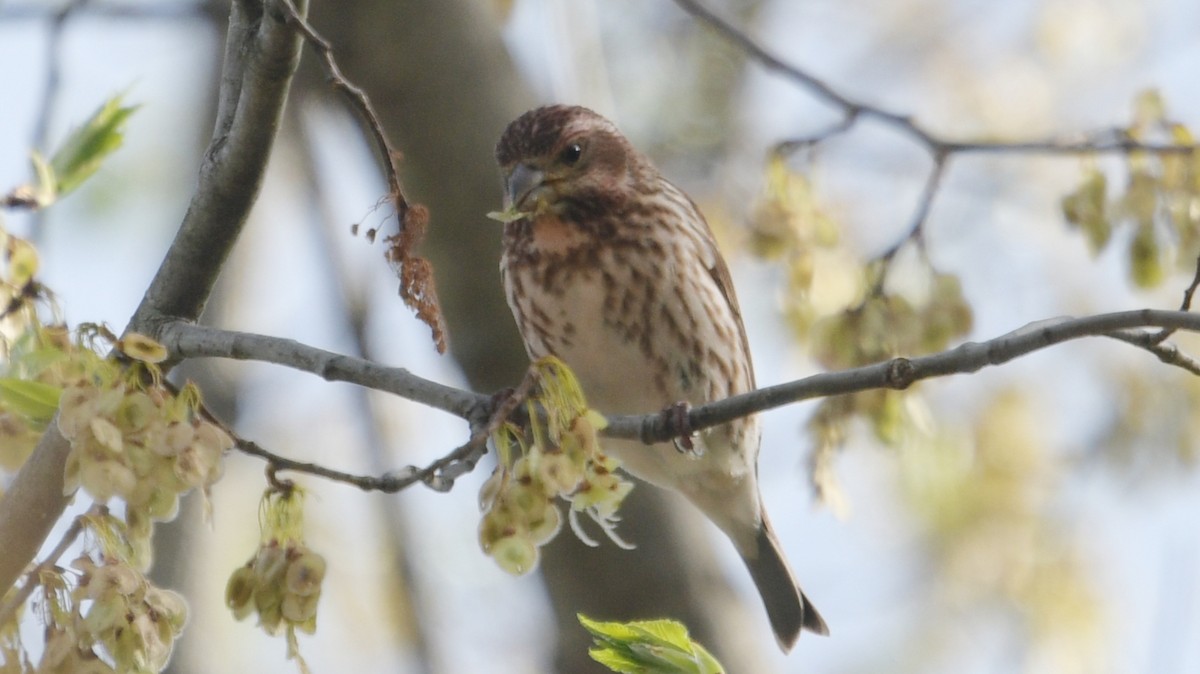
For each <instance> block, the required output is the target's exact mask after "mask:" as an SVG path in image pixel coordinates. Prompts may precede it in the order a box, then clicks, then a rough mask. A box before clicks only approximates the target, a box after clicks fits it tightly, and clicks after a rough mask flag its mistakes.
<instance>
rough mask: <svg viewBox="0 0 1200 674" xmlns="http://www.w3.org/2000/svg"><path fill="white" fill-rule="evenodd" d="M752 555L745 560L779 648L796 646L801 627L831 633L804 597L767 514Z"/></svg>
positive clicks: (748, 555) (764, 516) (820, 632)
mask: <svg viewBox="0 0 1200 674" xmlns="http://www.w3.org/2000/svg"><path fill="white" fill-rule="evenodd" d="M751 553H752V554H743V555H742V561H744V562H745V563H746V568H748V569H749V570H750V577H751V578H753V579H754V586H755V587H757V588H758V594H759V595H760V596H761V597H762V600H763V604H764V605H765V606H766V608H767V617H768V618H769V619H770V621H771V629H773V630H774V631H775V640H776V641H777V642H778V643H779V647H780V648H782V649H783V650H784V652H787V651H789V650H791V648H792V646H793V645H795V643H796V639H797V638H799V636H800V630H801V629H806V630H808V631H810V632H813V633H816V634H822V635H828V634H829V628H828V627H826V625H825V621H824V620H823V619H822V618H821V614H820V613H817V609H815V608H813V605H812V602H810V601H809V600H808V597H806V596H804V591H803V590H801V589H800V585H799V584H797V583H796V578H795V576H793V575H792V570H791V568H789V567H788V563H787V560H786V559H784V557H783V551H782V550H781V549H780V548H779V539H778V538H776V537H775V531H774V530H773V529H772V528H771V523H770V521H768V520H767V516H766V513H765V512H764V513H763V517H762V527H761V528H759V530H758V536H757V538H756V546H755V550H753V551H751Z"/></svg>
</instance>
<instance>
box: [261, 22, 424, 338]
mask: <svg viewBox="0 0 1200 674" xmlns="http://www.w3.org/2000/svg"><path fill="white" fill-rule="evenodd" d="M279 3H280V4H281V5H282V6H283V7H284V9H286V10H287V12H288V16H287V19H288V21H289V22H290V23H291V25H292V26H293V27H294V28H295V29H296V30H297V31H299V33H300V34H301V35H302V36H303V37H304V39H305V40H307V41H308V43H309V44H310V45H312V46H313V48H314V49H316V50H317V52H318V53H319V54H320V55H321V60H322V62H323V63H324V64H325V71H326V72H327V73H329V82H330V84H332V85H333V86H334V87H335V88H337V89H340V90H341V91H342V92H343V93H344V94H345V95H346V98H347V99H348V100H349V101H350V105H351V106H352V107H353V108H354V109H355V110H357V111H358V112H359V114H361V115H362V117H363V119H364V120H365V121H366V126H367V133H369V134H370V136H371V138H372V139H373V140H374V142H375V146H376V149H377V150H378V151H379V154H380V155H381V159H382V160H383V166H384V173H385V175H386V179H387V185H388V197H389V198H390V199H391V201H392V207H393V208H395V209H396V222H397V225H398V227H399V233H398V234H396V235H395V236H390V237H386V238H385V241H386V242H387V244H388V248H387V251H386V253H385V256H386V258H387V260H388V262H389V263H391V264H392V266H393V268H395V270H396V272H397V275H398V276H399V277H400V297H401V299H403V300H404V304H405V305H406V306H408V307H409V308H410V309H412V310H413V312H414V313H416V315H417V318H418V319H419V320H420V321H422V322H423V323H425V324H426V325H428V326H429V329H430V331H431V332H432V335H433V342H434V345H435V346H436V347H437V350H438V353H445V352H446V324H445V321H444V320H443V318H442V311H441V308H440V307H439V306H438V301H437V291H436V290H435V288H434V283H433V267H432V265H431V264H430V263H429V261H428V260H426V259H424V258H422V257H421V256H419V255H417V254H416V249H417V247H418V246H419V245H420V243H421V239H422V238H424V235H425V228H426V226H427V225H428V222H429V212H428V210H427V209H426V208H425V207H424V206H422V205H421V204H410V203H409V202H408V199H406V198H405V196H404V190H403V187H402V186H401V184H400V169H399V167H398V166H397V165H396V162H397V158H398V157H399V156H400V155H399V153H397V152H396V150H395V149H393V148H392V145H391V143H390V142H389V141H388V139H387V134H386V133H384V130H383V123H382V122H380V121H379V115H377V114H375V107H374V106H373V105H372V104H371V99H370V98H368V97H367V94H366V92H364V91H363V90H362V89H361V88H360V87H358V86H357V85H355V84H354V83H353V82H351V81H349V80H348V79H346V77H345V75H343V74H342V70H341V68H340V67H338V64H337V59H335V58H334V56H333V46H332V45H330V43H329V41H328V40H326V39H325V38H324V37H322V36H321V35H320V34H319V33H317V31H316V30H315V29H314V28H313V27H312V25H311V24H309V23H308V21H307V20H306V19H305V18H304V17H303V16H302V15H301V14H300V13H299V12H297V11H296V9H295V7H293V6H292V3H291V0H279Z"/></svg>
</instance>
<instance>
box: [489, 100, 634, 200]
mask: <svg viewBox="0 0 1200 674" xmlns="http://www.w3.org/2000/svg"><path fill="white" fill-rule="evenodd" d="M496 161H497V163H499V164H500V168H501V170H502V171H503V173H504V207H505V213H507V214H510V216H512V217H518V216H520V217H530V216H532V217H533V218H537V217H541V216H543V215H550V216H553V217H557V218H560V219H563V220H569V221H577V222H578V221H582V220H584V219H586V218H587V217H588V216H589V215H591V214H594V213H598V212H603V213H612V212H613V209H619V208H620V206H621V205H622V204H624V203H625V201H626V200H627V199H628V198H629V196H630V194H631V193H632V191H633V189H632V188H633V186H634V184H635V183H636V181H637V179H638V176H639V172H640V171H641V170H642V167H643V166H649V164H648V162H646V161H645V160H643V159H642V158H641V155H640V154H639V153H638V152H637V151H636V150H635V149H634V148H633V146H632V145H630V144H629V141H628V140H626V139H625V137H624V136H622V135H621V133H620V132H619V131H617V128H616V127H615V126H614V125H613V123H612V122H610V121H608V120H607V119H605V118H604V117H601V116H600V115H598V114H596V113H595V112H592V111H591V110H589V109H587V108H583V107H579V106H566V105H551V106H546V107H541V108H536V109H534V110H530V111H529V112H527V113H525V114H523V115H521V116H520V117H518V118H517V119H515V120H513V122H512V123H511V124H509V125H508V128H507V129H505V131H504V134H503V135H502V136H501V137H500V142H499V143H498V144H497V145H496Z"/></svg>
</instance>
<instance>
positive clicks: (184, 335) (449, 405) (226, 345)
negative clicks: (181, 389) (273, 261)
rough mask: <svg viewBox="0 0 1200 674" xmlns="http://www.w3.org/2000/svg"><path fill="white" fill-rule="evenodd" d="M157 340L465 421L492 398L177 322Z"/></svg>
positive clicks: (184, 354)
mask: <svg viewBox="0 0 1200 674" xmlns="http://www.w3.org/2000/svg"><path fill="white" fill-rule="evenodd" d="M153 337H154V338H155V339H157V340H158V341H159V342H161V343H162V344H163V346H166V347H167V350H168V351H170V352H171V355H172V358H173V359H175V358H178V359H181V360H182V359H184V358H213V357H216V358H232V359H234V360H256V361H262V362H265V363H274V364H276V365H283V366H286V367H290V368H292V369H294V370H301V371H303V372H309V373H311V374H315V375H317V376H318V377H320V378H322V379H324V380H326V381H344V382H351V383H354V384H359V385H361V386H366V387H367V388H372V389H376V390H379V391H384V392H386V393H392V394H395V395H398V396H400V397H402V398H408V399H409V400H415V401H417V402H420V403H423V404H425V405H429V406H430V407H435V408H437V409H439V410H442V411H444V412H449V413H450V414H454V415H456V416H459V417H462V418H464V419H470V418H472V416H474V415H475V414H477V412H478V410H479V409H480V408H481V406H483V405H486V404H487V403H488V401H489V398H488V396H485V395H481V394H478V393H472V392H470V391H463V390H461V389H456V388H454V387H452V386H446V385H445V384H439V383H437V382H435V381H430V380H428V379H425V378H423V377H419V376H417V375H415V374H413V373H411V372H409V371H408V370H406V369H404V368H401V367H388V366H385V365H380V364H378V363H374V362H371V361H369V360H364V359H362V358H355V357H354V356H346V355H342V354H338V353H333V352H332V351H325V350H324V349H318V348H316V347H313V346H308V345H305V344H301V343H300V342H297V341H294V340H291V339H285V338H282V337H267V336H265V335H255V334H251V333H246V332H236V331H232V330H220V329H218V328H210V327H207V326H203V325H196V324H194V323H187V322H183V321H174V322H170V323H166V324H164V325H162V326H160V329H159V331H158V332H157V333H155V334H154V335H153Z"/></svg>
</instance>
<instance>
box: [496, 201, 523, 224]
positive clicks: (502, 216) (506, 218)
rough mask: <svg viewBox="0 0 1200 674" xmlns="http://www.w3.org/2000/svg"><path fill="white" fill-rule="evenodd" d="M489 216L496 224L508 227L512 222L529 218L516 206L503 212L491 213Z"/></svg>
mask: <svg viewBox="0 0 1200 674" xmlns="http://www.w3.org/2000/svg"><path fill="white" fill-rule="evenodd" d="M487 216H488V217H489V218H491V219H492V220H495V221H496V222H502V223H504V224H506V225H507V224H508V223H510V222H516V221H517V220H520V219H521V218H525V217H528V216H529V214H528V213H525V212H524V211H519V210H517V207H516V206H513V207H510V208H509V209H507V210H503V211H489V212H488V214H487Z"/></svg>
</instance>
